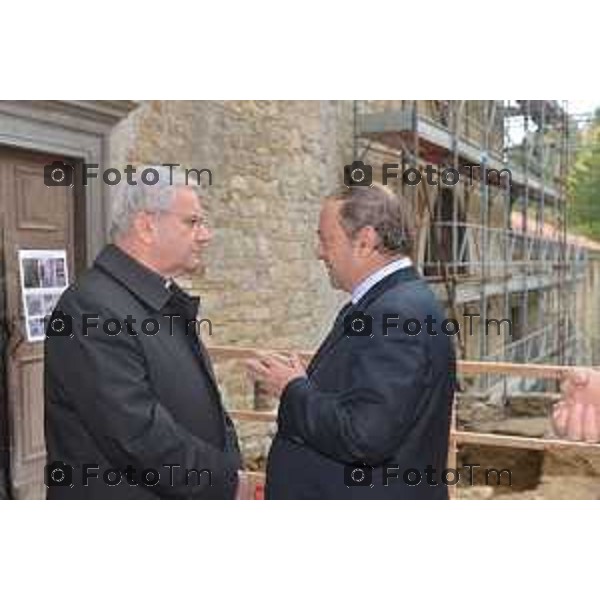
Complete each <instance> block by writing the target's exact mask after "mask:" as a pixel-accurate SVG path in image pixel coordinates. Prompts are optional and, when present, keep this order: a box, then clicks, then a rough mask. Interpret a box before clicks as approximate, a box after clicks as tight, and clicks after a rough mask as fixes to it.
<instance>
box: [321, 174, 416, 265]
mask: <svg viewBox="0 0 600 600" xmlns="http://www.w3.org/2000/svg"><path fill="white" fill-rule="evenodd" d="M329 198H330V199H332V200H336V201H340V202H343V204H342V206H341V207H340V213H339V214H340V221H341V225H342V228H343V229H344V231H345V232H346V234H347V235H348V236H349V237H350V238H354V237H355V236H356V234H357V233H358V231H359V230H360V229H362V228H363V227H367V226H371V227H373V229H374V230H375V231H376V232H377V235H378V236H379V247H378V250H379V251H380V252H381V253H382V254H388V255H396V254H403V255H407V256H410V255H411V253H412V250H413V245H414V239H415V232H414V225H413V215H412V211H411V210H410V207H409V206H408V203H407V202H406V200H404V199H400V198H399V197H398V196H396V194H394V193H393V192H392V191H391V190H389V189H388V188H386V187H384V186H382V185H379V184H375V183H374V184H373V185H371V186H352V187H349V188H343V189H341V190H340V191H339V192H336V193H333V194H331V195H330V196H329Z"/></svg>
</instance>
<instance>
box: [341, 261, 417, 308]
mask: <svg viewBox="0 0 600 600" xmlns="http://www.w3.org/2000/svg"><path fill="white" fill-rule="evenodd" d="M412 264H413V263H412V260H410V258H408V257H404V258H399V259H398V260H395V261H394V262H391V263H388V264H387V265H385V266H384V267H381V269H378V270H377V271H375V272H374V273H371V274H370V275H369V276H368V277H366V278H365V279H363V280H362V281H361V282H360V283H359V284H358V285H357V286H356V287H355V288H354V289H353V290H352V304H356V303H357V302H358V301H359V300H360V299H361V298H362V297H363V296H364V295H365V294H366V293H367V292H368V291H369V290H370V289H371V288H372V287H373V286H374V285H375V284H376V283H379V282H380V281H381V280H382V279H385V278H386V277H387V276H388V275H391V274H392V273H395V272H396V271H399V270H400V269H406V268H407V267H410V266H412Z"/></svg>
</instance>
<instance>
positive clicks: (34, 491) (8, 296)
mask: <svg viewBox="0 0 600 600" xmlns="http://www.w3.org/2000/svg"><path fill="white" fill-rule="evenodd" d="M54 160H58V158H57V157H48V156H42V155H37V154H33V153H31V154H30V153H27V152H20V151H17V150H12V149H8V148H0V223H1V228H2V244H1V246H0V253H1V256H0V258H1V263H2V265H1V268H0V277H1V279H0V282H1V285H0V288H1V289H0V292H1V294H2V301H1V302H0V318H1V319H2V323H1V325H2V327H1V329H2V334H0V344H2V347H1V348H0V351H1V356H2V361H3V373H4V381H3V382H2V383H3V388H2V390H0V392H1V393H2V398H1V400H2V401H3V412H4V419H5V420H6V422H5V427H4V430H5V445H6V446H8V452H5V453H4V457H5V460H7V461H8V464H9V468H10V478H11V484H12V491H13V496H14V497H15V498H44V497H45V486H44V483H43V471H44V465H45V459H46V456H45V443H44V398H43V341H39V342H28V341H27V337H26V331H25V313H24V309H23V306H22V295H21V283H20V273H19V264H18V251H19V250H52V249H60V250H66V251H67V264H68V274H69V277H70V278H72V276H73V273H74V255H75V252H74V250H75V232H74V223H75V194H74V191H73V190H74V188H73V187H62V186H57V187H47V186H46V185H45V184H44V165H45V164H49V163H50V162H52V161H54ZM65 162H68V161H65ZM0 418H2V412H0ZM7 455H8V456H7Z"/></svg>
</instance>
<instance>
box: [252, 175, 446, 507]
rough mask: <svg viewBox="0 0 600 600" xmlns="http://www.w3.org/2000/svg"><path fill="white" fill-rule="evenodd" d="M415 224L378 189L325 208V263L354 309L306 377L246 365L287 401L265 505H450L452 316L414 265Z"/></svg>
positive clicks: (279, 367)
mask: <svg viewBox="0 0 600 600" xmlns="http://www.w3.org/2000/svg"><path fill="white" fill-rule="evenodd" d="M410 221H411V220H410V213H409V212H408V210H407V206H406V204H405V203H404V202H403V201H402V200H401V199H400V198H398V197H397V196H395V195H394V194H392V193H391V192H390V191H388V189H386V188H384V187H381V186H378V185H374V186H372V187H353V188H349V189H345V190H343V191H340V192H339V193H336V194H333V195H332V196H330V197H328V198H326V199H325V201H324V203H323V207H322V210H321V216H320V220H319V232H318V233H319V253H318V254H319V259H320V260H322V261H323V262H324V263H325V266H326V268H327V271H328V273H329V278H330V281H331V284H332V286H333V287H334V288H337V289H341V290H344V291H346V292H348V293H350V294H351V295H352V297H351V301H350V302H348V304H347V305H346V306H345V307H344V308H343V309H342V310H341V311H340V313H339V315H338V318H337V319H336V321H335V323H334V325H333V327H332V329H331V332H330V333H329V335H328V336H327V338H326V339H325V341H324V342H323V343H322V344H321V347H320V348H319V349H318V350H317V352H316V354H315V356H314V357H313V359H312V361H311V363H310V364H309V365H308V369H307V370H306V372H305V371H304V367H303V366H302V364H300V362H299V361H298V360H297V359H295V358H291V359H288V361H287V362H286V361H285V360H281V359H279V358H277V357H274V356H272V357H263V358H261V359H257V360H254V361H250V362H249V368H250V372H251V374H252V376H253V377H254V378H255V379H256V380H257V381H258V382H259V385H260V386H261V387H262V389H263V390H265V391H266V392H268V393H271V394H273V395H276V396H279V397H280V398H281V403H280V406H279V414H278V425H279V429H278V432H277V435H276V437H275V440H274V441H273V445H272V447H271V451H270V454H269V461H268V468H267V488H266V494H267V498H273V499H279V498H282V499H287V498H290V499H312V498H315V499H319V498H321V499H375V498H382V499H447V498H448V488H447V483H448V482H450V481H452V477H446V481H444V473H443V472H444V470H445V469H446V460H447V454H448V436H449V429H450V414H451V407H452V400H453V393H454V377H455V360H454V352H453V350H452V344H451V340H450V338H449V337H448V336H447V335H444V334H443V333H442V331H441V328H440V326H441V324H442V321H443V320H444V314H443V310H442V309H441V307H440V306H439V304H438V302H437V300H436V298H435V296H434V295H433V293H432V292H431V290H430V289H429V288H428V286H427V284H426V283H425V281H423V279H421V277H420V276H419V275H418V273H417V271H416V270H415V268H414V267H413V265H412V262H411V260H410V258H409V255H410V253H411V249H412V241H413V235H412V228H411V226H410ZM428 321H429V322H430V323H431V327H428V326H426V323H427V322H428ZM411 322H412V323H411ZM417 322H418V323H420V324H421V330H420V332H417V333H415V331H416V327H417V325H416V323H417ZM434 330H437V335H432V334H430V333H429V332H430V331H434Z"/></svg>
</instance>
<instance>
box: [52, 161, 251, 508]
mask: <svg viewBox="0 0 600 600" xmlns="http://www.w3.org/2000/svg"><path fill="white" fill-rule="evenodd" d="M151 168H153V169H155V170H156V172H157V173H158V176H159V177H158V181H157V182H156V183H155V184H154V185H146V184H144V183H143V181H142V180H141V179H140V180H138V181H137V185H128V184H121V185H120V186H119V189H118V192H119V193H118V196H117V197H116V199H115V201H114V203H113V207H112V208H113V219H112V234H113V241H114V243H113V244H110V245H108V246H107V247H106V248H104V250H102V252H101V253H100V254H99V256H98V257H97V258H96V261H95V263H94V265H93V267H92V268H91V269H89V270H88V271H86V272H85V273H83V274H82V275H81V277H79V278H78V280H77V282H76V283H75V284H73V285H72V286H70V287H69V288H68V289H67V290H66V291H65V293H64V294H63V296H62V297H61V299H60V301H59V303H58V305H57V307H56V309H55V311H54V313H53V315H52V316H51V318H50V321H49V325H48V329H47V336H48V338H47V340H46V345H45V353H46V355H45V432H46V445H47V450H48V464H47V466H46V473H45V479H46V485H47V486H48V498H50V499H61V498H64V499H67V498H69V499H70V498H73V499H75V498H76V499H87V498H100V499H161V498H224V499H226V498H233V497H234V496H235V492H236V489H237V482H238V476H237V472H238V469H239V468H240V454H239V449H238V445H237V439H236V435H235V431H234V429H233V426H232V423H231V420H230V419H229V417H228V415H227V414H226V412H225V410H224V408H223V405H222V403H221V398H220V395H219V390H218V387H217V383H216V380H215V376H214V373H213V370H212V366H211V363H210V359H209V357H208V354H207V353H206V350H205V348H204V346H203V344H202V341H201V339H199V337H198V336H197V334H196V327H195V325H196V323H195V322H194V320H195V319H196V318H197V312H198V299H197V298H193V297H191V296H189V295H188V294H187V293H185V292H184V291H183V290H181V288H179V287H178V286H177V285H176V284H175V283H174V281H173V278H174V277H177V276H179V275H183V274H189V273H192V272H196V271H198V269H200V268H201V266H202V253H203V251H204V249H205V247H206V245H207V244H208V243H209V241H210V239H211V237H212V236H211V232H210V230H209V229H208V227H207V224H206V218H205V215H204V211H203V207H202V203H201V200H200V197H199V196H198V194H197V192H196V190H195V188H194V187H193V186H190V185H187V182H176V181H173V180H172V178H171V173H170V171H169V170H167V169H166V168H165V167H151Z"/></svg>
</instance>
